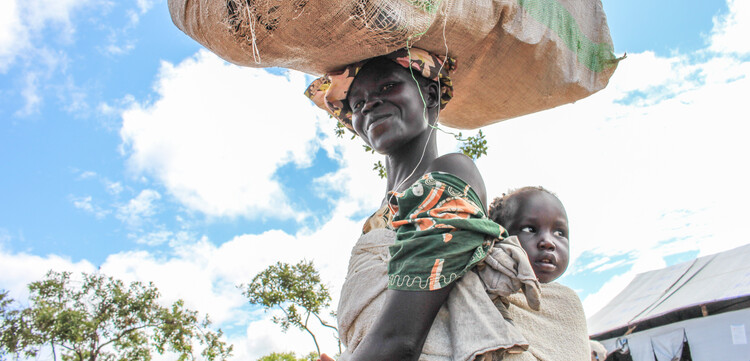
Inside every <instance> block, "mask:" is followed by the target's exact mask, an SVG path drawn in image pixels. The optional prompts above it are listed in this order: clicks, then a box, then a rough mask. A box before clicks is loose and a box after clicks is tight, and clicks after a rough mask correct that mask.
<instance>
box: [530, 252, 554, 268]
mask: <svg viewBox="0 0 750 361" xmlns="http://www.w3.org/2000/svg"><path fill="white" fill-rule="evenodd" d="M534 265H536V266H537V268H539V269H540V270H541V271H547V272H552V271H554V270H555V269H557V265H556V260H555V256H554V255H545V256H541V257H539V258H537V259H536V261H534Z"/></svg>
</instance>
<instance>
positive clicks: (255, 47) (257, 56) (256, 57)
mask: <svg viewBox="0 0 750 361" xmlns="http://www.w3.org/2000/svg"><path fill="white" fill-rule="evenodd" d="M251 8H253V7H252V6H247V7H245V10H246V11H247V21H248V22H249V23H250V36H251V37H252V39H251V40H250V41H251V44H252V48H253V50H252V53H253V61H255V64H260V62H261V59H260V50H258V42H257V38H256V37H255V16H254V15H255V14H253V10H252V9H251Z"/></svg>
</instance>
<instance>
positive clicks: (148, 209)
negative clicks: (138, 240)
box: [117, 189, 161, 227]
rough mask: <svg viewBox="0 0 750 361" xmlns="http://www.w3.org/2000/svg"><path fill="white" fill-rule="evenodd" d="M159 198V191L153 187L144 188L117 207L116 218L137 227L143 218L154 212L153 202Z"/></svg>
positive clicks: (154, 205)
mask: <svg viewBox="0 0 750 361" xmlns="http://www.w3.org/2000/svg"><path fill="white" fill-rule="evenodd" d="M159 199H161V194H159V192H157V191H155V190H153V189H144V190H142V191H141V193H139V194H138V195H137V196H136V197H135V198H133V199H131V200H130V201H128V203H127V204H125V205H122V206H120V207H118V208H117V219H119V220H121V221H123V222H125V223H127V224H128V225H130V226H132V227H138V226H139V225H141V223H142V222H143V219H144V218H147V217H151V216H153V215H154V214H155V212H156V204H155V202H156V201H158V200H159Z"/></svg>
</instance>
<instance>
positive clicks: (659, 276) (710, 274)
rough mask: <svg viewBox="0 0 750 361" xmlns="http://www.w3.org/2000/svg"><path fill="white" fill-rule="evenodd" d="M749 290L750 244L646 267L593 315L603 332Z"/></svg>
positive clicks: (591, 323) (593, 324)
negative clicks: (653, 268)
mask: <svg viewBox="0 0 750 361" xmlns="http://www.w3.org/2000/svg"><path fill="white" fill-rule="evenodd" d="M748 295H750V244H747V245H744V246H741V247H738V248H735V249H731V250H728V251H725V252H722V253H717V254H713V255H710V256H704V257H700V258H697V259H695V260H693V261H688V262H684V263H680V264H676V265H673V266H670V267H667V268H664V269H660V270H656V271H650V272H644V273H641V274H639V275H637V276H636V277H635V279H633V281H631V282H630V284H629V285H628V286H627V287H625V289H624V290H623V291H622V292H620V294H619V295H617V297H615V298H614V299H613V300H612V301H610V302H609V304H607V305H606V306H605V307H604V308H602V309H601V310H600V311H599V312H597V313H596V314H595V315H593V316H592V317H591V318H589V320H588V327H589V334H590V335H592V336H595V335H600V334H604V333H607V332H610V331H613V330H616V329H619V328H623V327H627V326H630V325H635V324H638V323H640V322H643V321H646V320H651V319H654V318H656V317H659V316H662V315H666V314H669V313H670V312H673V311H678V310H681V309H685V308H688V307H692V306H699V305H706V304H710V303H713V302H719V301H724V300H728V299H734V298H739V297H743V296H748Z"/></svg>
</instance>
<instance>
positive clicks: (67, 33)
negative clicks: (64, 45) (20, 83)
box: [0, 0, 102, 73]
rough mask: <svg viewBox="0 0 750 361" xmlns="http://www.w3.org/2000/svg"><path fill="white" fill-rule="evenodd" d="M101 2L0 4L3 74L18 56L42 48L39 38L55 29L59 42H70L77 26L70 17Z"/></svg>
mask: <svg viewBox="0 0 750 361" xmlns="http://www.w3.org/2000/svg"><path fill="white" fill-rule="evenodd" d="M101 2H102V1H100V0H59V1H56V0H32V1H19V0H6V1H3V2H2V4H0V73H5V72H6V71H7V70H8V68H9V67H10V66H11V64H13V62H14V61H15V60H16V58H17V57H18V56H21V55H22V54H23V53H28V52H29V51H30V50H32V49H34V48H37V47H39V45H36V42H37V41H38V40H37V38H38V37H39V36H40V34H41V33H42V31H43V30H44V29H45V28H47V27H53V28H55V30H56V32H55V33H56V35H57V36H58V37H59V40H62V41H71V37H72V35H73V34H74V33H75V26H74V25H73V23H72V21H71V18H72V15H73V13H75V12H76V11H79V10H80V9H82V8H85V7H88V6H92V5H97V4H99V3H101Z"/></svg>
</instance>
